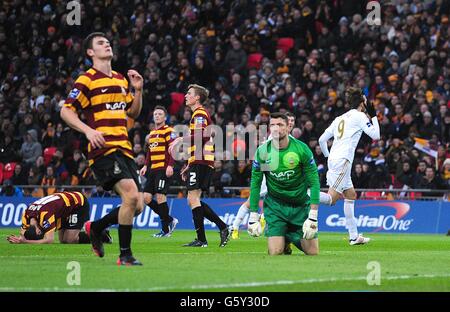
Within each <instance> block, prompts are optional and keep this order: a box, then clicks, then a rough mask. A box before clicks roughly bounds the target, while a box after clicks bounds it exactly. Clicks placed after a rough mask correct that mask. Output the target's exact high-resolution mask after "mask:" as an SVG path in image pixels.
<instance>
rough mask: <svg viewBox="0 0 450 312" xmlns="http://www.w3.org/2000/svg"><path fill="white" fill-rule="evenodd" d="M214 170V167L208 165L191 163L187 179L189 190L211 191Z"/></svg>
mask: <svg viewBox="0 0 450 312" xmlns="http://www.w3.org/2000/svg"><path fill="white" fill-rule="evenodd" d="M213 171H214V169H213V168H211V167H210V166H208V165H199V164H194V165H189V169H188V172H187V179H186V188H187V190H188V191H191V190H198V189H201V190H202V191H209V185H210V183H211V177H212V174H213Z"/></svg>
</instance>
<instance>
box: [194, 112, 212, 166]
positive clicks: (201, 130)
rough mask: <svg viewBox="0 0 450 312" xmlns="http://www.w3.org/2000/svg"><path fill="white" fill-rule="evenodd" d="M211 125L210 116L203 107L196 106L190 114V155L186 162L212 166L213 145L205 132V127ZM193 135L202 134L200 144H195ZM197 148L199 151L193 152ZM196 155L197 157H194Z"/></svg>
mask: <svg viewBox="0 0 450 312" xmlns="http://www.w3.org/2000/svg"><path fill="white" fill-rule="evenodd" d="M210 125H212V121H211V117H210V116H209V113H208V112H207V111H206V110H205V108H204V107H198V108H197V109H196V110H195V111H194V112H193V114H192V118H191V122H190V123H189V129H190V131H191V135H190V141H191V147H190V153H191V155H190V157H189V159H188V164H189V165H192V164H200V165H207V166H210V167H211V168H214V145H213V143H212V142H211V137H210V136H209V135H207V134H205V131H206V128H207V127H208V126H210ZM195 135H201V136H202V146H198V147H197V146H196V145H195V140H194V137H195ZM197 148H201V149H202V151H201V152H197V153H196V152H195V151H196V150H197ZM196 156H197V157H196Z"/></svg>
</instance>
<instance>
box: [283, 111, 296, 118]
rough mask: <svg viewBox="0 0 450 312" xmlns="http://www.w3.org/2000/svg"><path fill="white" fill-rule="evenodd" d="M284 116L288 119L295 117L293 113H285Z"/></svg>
mask: <svg viewBox="0 0 450 312" xmlns="http://www.w3.org/2000/svg"><path fill="white" fill-rule="evenodd" d="M285 115H286V116H288V117H295V115H294V114H293V113H291V112H286V114H285Z"/></svg>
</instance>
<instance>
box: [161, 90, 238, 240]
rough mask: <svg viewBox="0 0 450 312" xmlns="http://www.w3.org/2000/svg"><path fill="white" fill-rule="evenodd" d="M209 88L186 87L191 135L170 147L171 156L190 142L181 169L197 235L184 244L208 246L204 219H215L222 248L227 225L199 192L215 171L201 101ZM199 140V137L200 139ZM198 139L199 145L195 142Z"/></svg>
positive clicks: (207, 184)
mask: <svg viewBox="0 0 450 312" xmlns="http://www.w3.org/2000/svg"><path fill="white" fill-rule="evenodd" d="M208 95H209V91H208V90H207V89H206V88H204V87H202V86H199V85H196V84H193V85H189V86H188V91H187V93H186V95H185V99H186V106H188V107H189V108H190V109H191V110H192V117H191V121H190V124H189V128H190V136H188V137H184V138H182V137H180V138H177V139H175V140H174V141H173V142H172V144H171V145H170V147H169V152H170V154H171V155H173V154H174V147H175V146H177V144H178V143H181V142H185V143H189V144H190V153H191V154H190V157H189V159H188V163H187V166H186V167H185V168H184V169H183V170H182V178H183V181H186V187H187V190H188V198H187V199H188V204H189V206H190V207H191V210H192V218H193V220H194V226H195V231H196V233H197V238H196V239H194V240H193V241H192V242H190V243H187V244H185V245H184V246H185V247H208V242H207V241H206V235H205V225H204V220H203V219H204V218H206V219H208V220H209V221H211V222H214V223H215V224H216V225H217V226H218V227H219V230H220V244H219V247H225V245H226V244H227V243H228V240H229V237H230V231H229V230H228V227H227V225H226V224H225V223H224V222H223V221H222V219H220V218H219V216H218V215H217V214H216V213H215V212H214V211H213V210H212V209H211V207H209V206H208V204H206V203H205V202H203V201H201V200H200V197H201V195H202V191H208V190H209V185H210V182H211V177H212V173H213V171H214V145H213V143H212V142H211V134H210V133H208V131H209V130H210V129H208V128H207V127H208V126H210V125H212V121H211V117H210V116H209V113H208V111H207V110H206V109H205V108H204V107H203V105H202V103H204V102H205V101H206V99H207V98H208ZM199 139H200V140H199ZM196 141H201V144H196V143H197V142H196Z"/></svg>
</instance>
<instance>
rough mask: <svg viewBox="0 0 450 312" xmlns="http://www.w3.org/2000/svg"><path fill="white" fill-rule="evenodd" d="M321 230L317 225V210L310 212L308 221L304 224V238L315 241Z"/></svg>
mask: <svg viewBox="0 0 450 312" xmlns="http://www.w3.org/2000/svg"><path fill="white" fill-rule="evenodd" d="M318 230H319V227H318V224H317V210H312V209H311V210H310V211H309V215H308V219H306V221H305V222H304V223H303V238H304V239H313V238H314V237H315V236H316V233H317V231H318Z"/></svg>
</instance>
